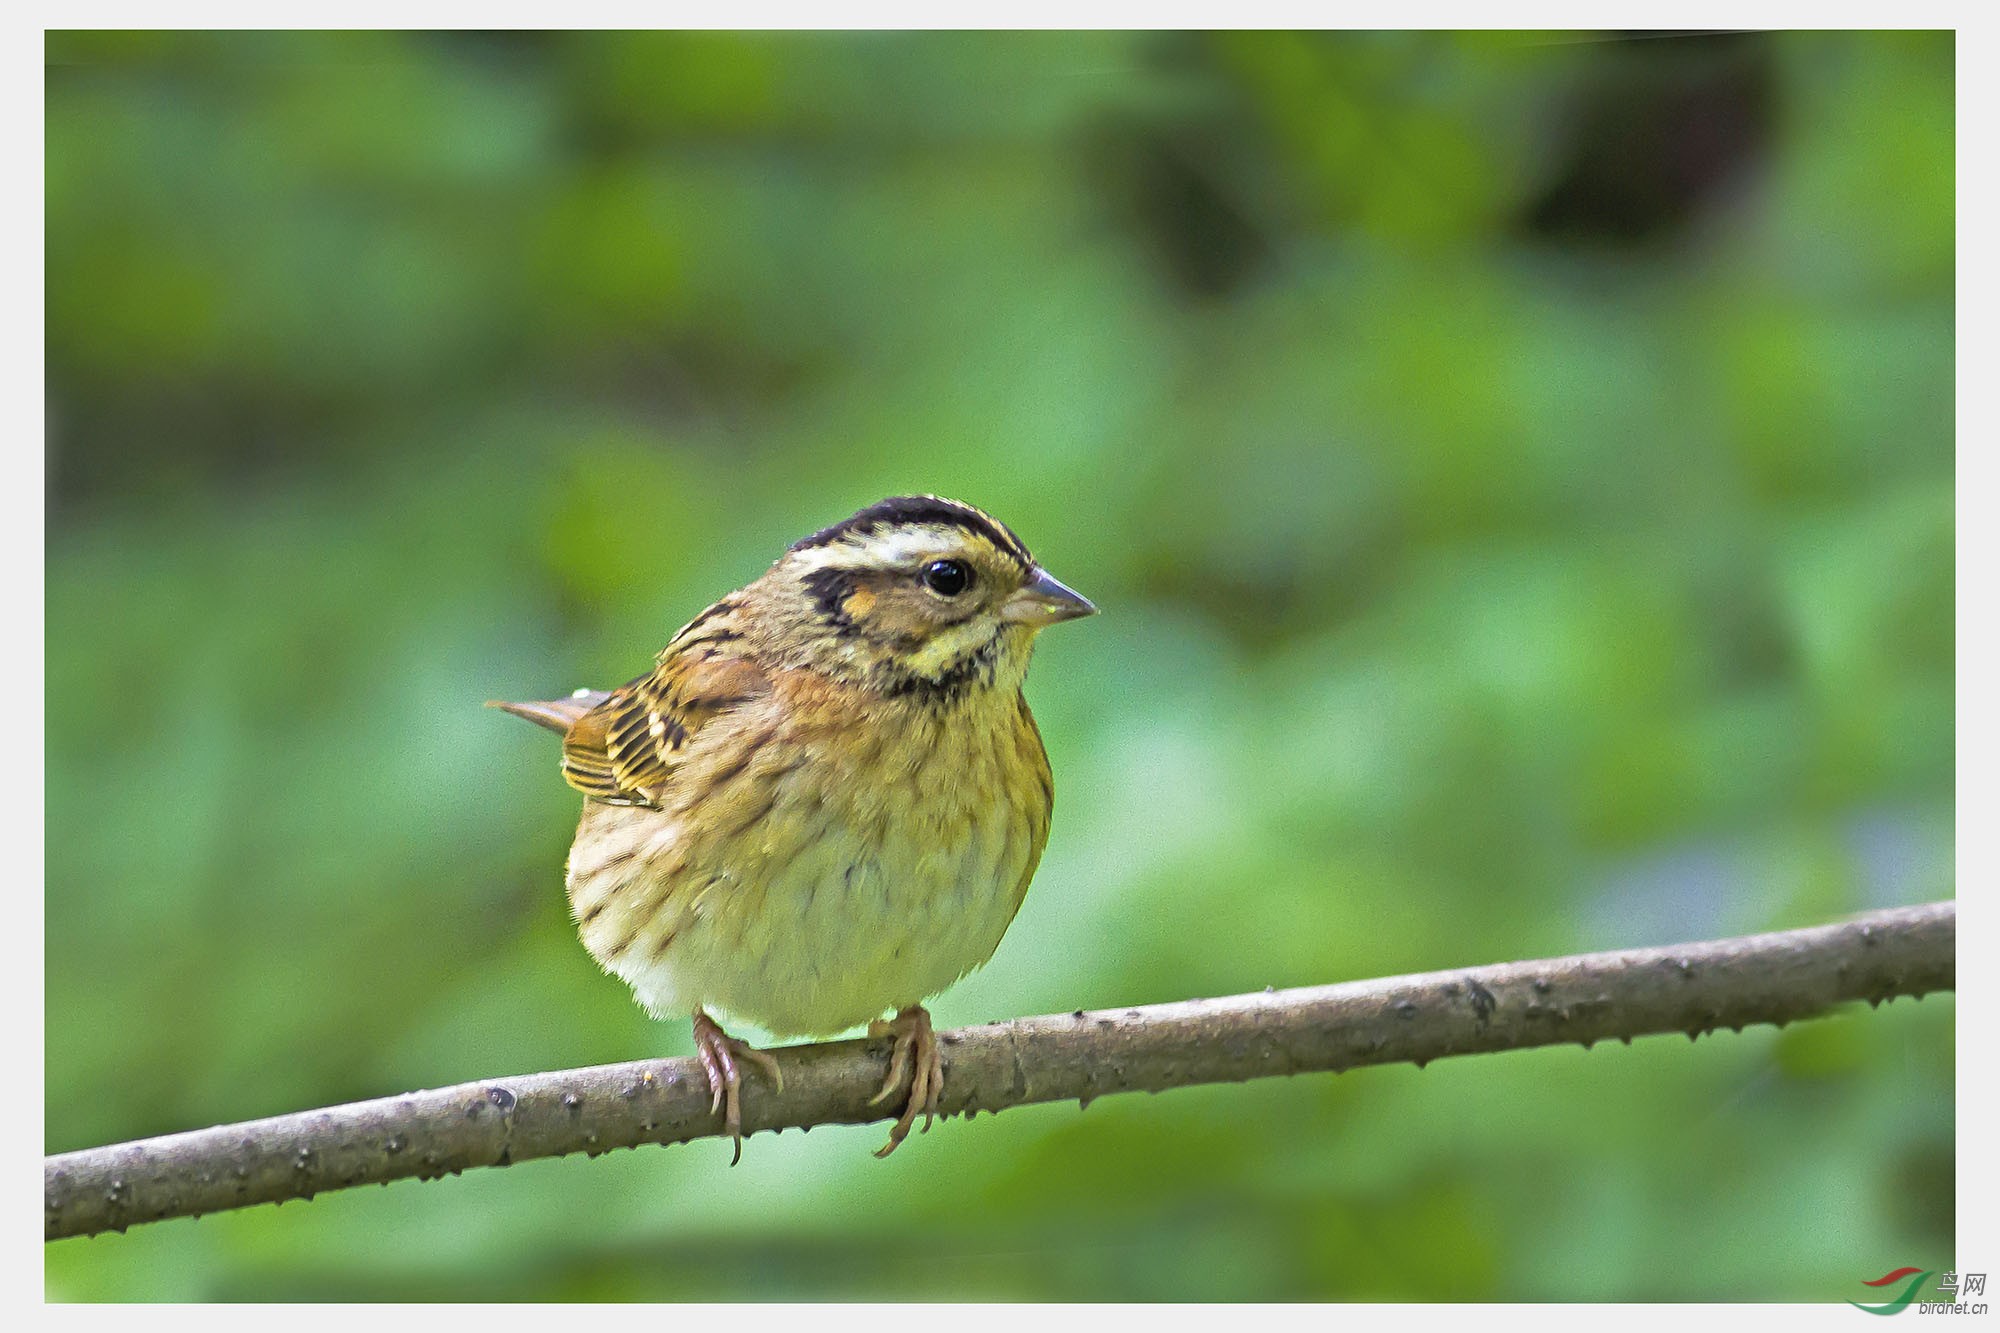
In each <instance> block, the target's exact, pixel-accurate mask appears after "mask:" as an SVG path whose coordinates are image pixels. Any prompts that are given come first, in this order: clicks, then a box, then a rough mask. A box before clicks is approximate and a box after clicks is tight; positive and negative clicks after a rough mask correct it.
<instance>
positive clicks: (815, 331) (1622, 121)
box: [45, 33, 1954, 1300]
mask: <svg viewBox="0 0 2000 1333" xmlns="http://www.w3.org/2000/svg"><path fill="white" fill-rule="evenodd" d="M47 57H48V67H47V109H48V118H47V149H48V153H47V177H46V183H47V205H46V206H47V237H48V241H47V280H48V281H47V291H48V298H47V360H48V419H49V431H48V473H47V475H48V563H47V644H48V648H47V680H48V697H47V701H46V706H47V753H46V772H47V867H48V871H47V940H46V957H47V1019H46V1025H47V1026H46V1036H47V1083H46V1094H45V1096H46V1103H45V1105H46V1125H47V1128H46V1146H47V1148H48V1150H50V1151H60V1150H64V1149H70V1148H77V1147H83V1146H87V1145H91V1144H96V1143H101V1142H108V1141H113V1140H120V1139H125V1138H130V1137H134V1136H139V1135H147V1134H154V1133H160V1132H166V1131H172V1130H177V1129H184V1128H190V1127H195V1126H201V1125H207V1124H211V1123H215V1122H220V1121H227V1120H236V1119H242V1118H248V1117H255V1116H262V1115H268V1114H274V1113H278V1112H282V1111H289V1110H295V1109H300V1108H307V1107H312V1106H318V1105H324V1104H327V1103H332V1102H338V1101H344V1100H348V1099H352V1098H360V1097H368V1096H375V1095H380V1094H386V1093H390V1092H395V1091H400V1090H403V1089H406V1088H411V1087H427V1086H436V1085H440V1084H447V1083H452V1082H456V1081H460V1080H465V1079H472V1078H479V1077H486V1076H493V1075H500V1074H508V1073H518V1072H523V1071H528V1070H534V1069H543V1068H559V1067H564V1066H568V1065H575V1064H582V1063H595V1062H603V1061H614V1060H621V1059H631V1058H637V1057H642V1056H647V1055H653V1054H684V1053H686V1052H687V1051H688V1050H689V1045H688V1037H687V1032H686V1027H685V1025H681V1024H674V1025H666V1024H655V1023H652V1022H650V1021H648V1020H647V1019H646V1018H645V1017H644V1016H643V1015H642V1014H641V1013H640V1012H639V1011H638V1010H637V1009H636V1008H635V1007H634V1006H633V1005H632V1003H631V1002H630V1000H629V998H628V997H627V994H626V991H625V989H624V987H623V986H622V985H620V984H619V983H617V982H616V981H613V980H611V979H609V978H606V977H604V976H602V975H601V974H600V973H599V972H598V970H597V968H596V967H595V965H594V964H592V962H591V961H590V959H589V958H588V957H587V956H586V955H585V954H584V952H583V950H582V949H581V947H580V946H579V945H578V944H577V943H576V941H575V938H574V935H573V933H572V930H571V927H570V925H569V922H568V920H567V918H566V914H565V908H564V903H563V897H562V891H561V885H560V874H561V865H562V861H563V856H564V854H565V851H566V849H567V845H568V838H569V834H570V830H571V825H572V822H573V820H574V819H575V815H576V798H575V797H574V796H573V795H572V794H571V793H570V792H569V791H568V789H567V788H565V787H564V786H563V785H562V783H561V782H560V780H559V779H558V777H557V773H556V767H555V751H554V747H553V745H552V744H551V742H550V738H549V737H548V736H547V735H545V734H542V733H539V732H536V731H534V730H532V729H530V728H528V727H526V726H524V725H523V724H521V723H519V722H516V721H514V720H512V719H510V718H506V717H503V716H501V715H499V714H496V713H492V712H489V711H486V710H484V709H482V708H481V707H480V704H481V702H482V701H483V700H485V699H488V698H491V697H496V696H506V697H530V696H545V695H548V694H550V693H553V692H559V691H566V690H568V689H570V688H572V687H575V686H577V685H580V684H584V683H593V684H600V685H602V684H608V683H614V682H616V681H620V680H623V679H626V678H628V677H630V676H632V675H633V674H635V673H636V672H637V671H639V670H640V669H642V668H643V667H644V665H645V664H646V663H647V661H648V660H649V658H650V655H651V654H652V652H653V651H654V650H655V649H656V648H657V647H658V645H659V644H660V643H661V642H662V641H663V640H664V637H665V636H666V634H667V633H668V632H670V631H671V630H672V629H673V628H674V627H676V626H677V625H679V624H680V623H681V622H682V621H683V620H685V619H687V618H688V617H689V616H690V615H692V614H693V613H694V612H695V611H697V610H699V609H700V608H701V607H702V606H704V605H706V604H707V603H708V602H709V601H710V600H712V599H713V598H715V597H716V596H718V595H720V594H721V593H723V592H725V591H727V590H728V589H730V588H732V587H734V586H737V585H738V584H740V583H742V582H745V581H747V580H748V579H750V578H752V577H754V576H755V575H756V574H757V573H758V572H759V571H760V570H761V569H762V568H763V567H764V565H765V564H766V562H768V561H769V560H770V559H771V558H772V557H773V556H774V555H775V554H776V553H777V552H778V551H779V550H780V549H781V548H782V547H783V546H784V545H785V544H786V543H787V542H789V541H790V540H792V539H793V538H795V537H797V536H799V535H801V534H803V533H805V532H808V531H810V530H812V529H813V528H815V527H817V526H820V525H822V524H824V523H827V522H829V521H832V520H833V519H836V518H839V517H841V516H843V515H845V514H846V513H848V512H850V511H851V510H853V509H855V508H857V507H859V506H860V505H862V504H864V503H866V502H868V501H871V500H874V499H877V498H879V497H881V496H883V495H886V494H890V493H895V492H902V491H909V490H935V491H940V492H943V493H946V494H950V495H956V496H960V497H963V498H966V499H970V500H972V501H974V502H976V503H978V504H980V505H982V506H984V507H987V508H989V509H991V510H992V511H994V512H995V513H997V514H999V515H1000V516H1002V517H1003V518H1005V519H1006V520H1008V521H1009V522H1010V523H1011V524H1012V525H1013V526H1015V527H1016V528H1017V529H1018V530H1019V531H1020V532H1021V533H1022V534H1023V535H1024V537H1025V538H1026V539H1027V540H1028V541H1029V542H1030V543H1031V544H1032V545H1033V546H1034V548H1035V549H1036V551H1037V553H1038V554H1039V555H1040V556H1042V558H1043V559H1044V560H1045V561H1046V563H1047V564H1048V565H1049V567H1050V568H1051V569H1053V570H1054V571H1055V572H1056V573H1058V574H1059V575H1060V576H1061V577H1063V578H1065V579H1067V580H1069V581H1070V582H1072V583H1073V584H1075V585H1076V586H1077V587H1079V588H1081V589H1083V590H1084V591H1086V592H1088V593H1089V594H1090V595H1091V596H1092V597H1094V598H1095V599H1097V600H1098V601H1099V602H1100V603H1101V605H1102V606H1103V607H1104V608H1105V614H1104V615H1103V616H1101V617H1100V618H1098V619H1096V620H1094V621H1090V622H1088V623H1085V624H1082V625H1078V626H1073V627H1065V628H1063V629H1061V630H1059V631H1057V632H1055V633H1051V634H1049V635H1048V636H1046V638H1045V640H1044V641H1043V645H1042V648H1041V651H1040V653H1039V654H1038V657H1037V661H1036V666H1035V670H1034V672H1033V674H1032V676H1031V678H1030V681H1029V695H1030V698H1031V699H1032V701H1033V703H1034V706H1035V708H1036V711H1037V714H1038V716H1039V717H1040V719H1041V722H1042V729H1043V731H1044V733H1045V734H1046V736H1047V738H1048V745H1049V749H1050V752H1051V755H1052V758H1053V761H1054V765H1055V771H1056V774H1057V787H1058V800H1057V811H1056V819H1055V831H1054V837H1053V841H1052V842H1051V844H1050V847H1049V850H1048V854H1047V857H1046V859H1045V860H1044V863H1043V867H1042V870H1041V874H1040V876H1039V878H1038V879H1037V881H1036V884H1035V887H1034V890H1033V891H1032V892H1031V894H1030V895H1029V897H1028V900H1027V904H1026V907H1025V908H1024V910H1023V911H1022V913H1021V916H1020V918H1019V920H1018V921H1017V923H1016V924H1015V926H1014V929H1013V931H1012V932H1011V934H1010V935H1009V936H1008V938H1007V940H1006V942H1005V943H1004V944H1003V945H1002V946H1001V949H1000V952H999V954H998V955H997V956H996V957H995V959H994V960H993V962H992V963H991V964H990V965H989V966H988V967H987V968H986V969H985V970H984V971H983V972H981V973H979V974H976V975H975V976H974V977H972V978H971V979H969V980H967V981H966V982H964V983H962V984H961V985H959V986H958V987H957V988H956V989H954V990H952V991H950V992H948V993H947V994H946V995H945V996H944V997H943V998H941V999H940V1000H938V1001H937V1002H936V1003H935V1005H934V1009H935V1012H936V1013H937V1015H938V1018H939V1021H940V1022H941V1023H943V1024H959V1023H965V1022H978V1021H985V1020H989V1019H996V1018H1003V1017H1008V1016H1012V1015H1015V1014H1022V1013H1040V1012H1047V1011H1054V1010H1067V1009H1073V1008H1078V1007H1091V1006H1110V1005H1125V1004H1132V1003H1139V1002H1147V1001H1157V1000H1170V999H1178V998H1185V997H1188V996H1194V995H1211V994H1222V993H1229V992H1235V991H1244V990H1254V989H1257V988H1260V987H1263V986H1266V985H1275V986H1287V985H1295V984H1308V983H1318V982H1326V981H1334V980H1342V979H1349V978H1357V977H1366V976H1373V975H1382V974H1389V973H1395V972H1400V971H1405V970H1414V969H1428V968H1440V967H1450V966H1455V965H1463V964H1473V963H1480V962H1488V961H1495V960H1501V959H1508V958H1515V957H1532V956H1540V955H1547V954H1554V953H1561V952H1566V951H1572V950H1581V949H1592V948H1613V947H1621V946H1628V945H1644V944H1657V943H1667V942H1672V941H1675V940H1682V939H1694V938H1705V937H1711V936H1716V935H1723V934H1732V933H1737V932H1742V931H1751V930H1758V929H1766V928H1777V927H1785V926H1794V925H1803V924H1809V923H1814V922H1819V921H1823V920H1827V919H1830V918H1833V917H1836V916H1839V915H1840V914H1843V913H1847V912H1852V911H1856V910H1859V909H1863V908H1867V907H1874V906H1883V905H1891V904H1901V903H1914V902H1920V901H1925V900H1929V899H1933V898H1938V897H1946V896H1950V895H1951V894H1952V892H1953V888H1954V885H1953V881H1952V870H1951V866H1952V846H1953V824H1952V804H1951V801H1952V764H1953V711H1952V709H1953V702H1952V700H1953V622H1952V604H1953V563H1952V561H1953V512H1952V502H1953V472H1952V468H1953V415H1952V414H1953V407H1952V397H1953V371H1952V357H1953V245H1954V235H1953V45H1952V40H1951V38H1950V36H1949V35H1948V34H1920V33H1903V34H1818V35H1784V34H1776V35H1772V34H1766V35H1734V36H1698V37H1634V38H1624V39H1617V38H1611V37H1606V36H1594V35H1588V34H1545V35H1514V36H1508V35H1491V34H1489V35H1478V36H1468V35H1452V34H1441V33H1434V34H1421V35H1412V34H1405V35H1396V34H1332V35H1288V34H1257V35H1241V34H1238V35H1230V34H1215V35H1174V34H1152V35H1128V34H1054V35H980V34H964V35H894V34H879V35H838V34H830V35H804V34H771V35H730V34H712V35H673V34H647V35H632V34H616V33H598V34H587V35H584V34H577V35H562V34H539V35H538V34H437V35H422V34H403V35H367V34H351V35H328V34H284V35H259V34H252V33H235V34H208V35H204V34H147V35H121V34H111V33H94V34H62V33H56V34H51V35H50V36H49V37H48V39H47ZM1952 1014H1953V1010H1952V1001H1951V999H1950V998H1948V997H1938V998H1934V999H1931V1000H1927V1001H1925V1002H1923V1003H1922V1004H1920V1005H1919V1004H1911V1003H1900V1004H1895V1005H1891V1006H1888V1007H1886V1008H1884V1009H1882V1010H1880V1011H1877V1012H1869V1011H1867V1010H1865V1009H1862V1010H1860V1011H1859V1012H1857V1013H1853V1014H1849V1015H1846V1016H1843V1017H1840V1018H1836V1019H1833V1020H1830V1021H1826V1022H1820V1023H1814V1024H1804V1025H1796V1026H1794V1027H1792V1028H1790V1029H1787V1030H1785V1031H1783V1032H1777V1031H1774V1030H1771V1029H1769V1028H1764V1029H1754V1030H1751V1031H1748V1032H1745V1033H1743V1034H1742V1035H1740V1036H1736V1035H1730V1034H1727V1033H1725V1034H1722V1035H1721V1036H1719V1037H1717V1038H1715V1039H1712V1040H1703V1041H1701V1042H1699V1043H1697V1044H1693V1045H1691V1044H1690V1043H1688V1042H1687V1041H1684V1040H1680V1039H1673V1040H1668V1039H1665V1038H1653V1039H1648V1040H1643V1041H1640V1042H1638V1043H1636V1044H1634V1045H1633V1046H1631V1047H1630V1048H1629V1049H1626V1048H1621V1047H1618V1046H1616V1045H1615V1044H1614V1045H1613V1046H1610V1047H1603V1046H1600V1047H1599V1048H1598V1049H1596V1050H1594V1051H1591V1052H1584V1051H1582V1050H1577V1049H1562V1050H1550V1051H1543V1052H1535V1053H1526V1054H1518V1055H1508V1056H1502V1057H1494V1058H1482V1059H1463V1060H1447V1061H1443V1062H1440V1063H1437V1064H1434V1065H1432V1066H1431V1067H1429V1068H1428V1069H1426V1070H1423V1071H1419V1070H1416V1069H1414V1068H1390V1069H1376V1070H1365V1071H1358V1072H1354V1073H1350V1074H1347V1075H1343V1076H1340V1077H1337V1078H1336V1077H1332V1076H1323V1077H1313V1078H1302V1079H1297V1080H1288V1081H1267V1082H1263V1083H1259V1084H1253V1085H1248V1086H1229V1087H1216V1088H1200V1089H1193V1090H1187V1091H1181V1092H1176V1093H1173V1094H1170V1095H1165V1096H1160V1097H1126V1098H1111V1099H1108V1100H1104V1101H1100V1102H1097V1103H1095V1104H1093V1105H1092V1106H1091V1107H1090V1109H1089V1111H1088V1112H1087V1113H1079V1111H1078V1109H1077V1108H1076V1107H1075V1106H1055V1107H1037V1108H1029V1109H1022V1110H1016V1111H1012V1112H1009V1113H1007V1114H1005V1115H1002V1116H1000V1117H998V1118H997V1119H991V1120H982V1121H979V1122H977V1123H975V1124H971V1125H967V1124H964V1123H962V1122H958V1121H953V1122H949V1123H947V1124H945V1125H943V1126H942V1127H940V1128H938V1129H936V1130H934V1131H933V1132H932V1133H931V1134H930V1135H929V1136H927V1137H924V1138H921V1139H918V1140H915V1141H913V1142H912V1143H911V1144H909V1145H907V1146H906V1147H905V1148H904V1150H903V1151H902V1152H900V1153H898V1154H897V1155H896V1156H895V1157H894V1158H893V1159H891V1160H890V1161H888V1162H886V1163H884V1162H878V1161H875V1160H873V1159H872V1158H871V1157H870V1155H869V1153H870V1150H872V1149H873V1148H874V1147H875V1146H876V1145H877V1143H878V1142H879V1141H880V1139H881V1137H882V1131H881V1129H880V1128H879V1127H874V1128H866V1129H827V1130H824V1131H822V1132H819V1133H815V1134H812V1135H811V1136H809V1137H804V1136H799V1135H789V1134H788V1135H785V1136H783V1137H781V1138H771V1137H768V1136H767V1137H761V1138H758V1139H755V1140H753V1141H751V1142H750V1143H749V1144H748V1145H747V1150H746V1154H745V1158H744V1162H743V1165H742V1166H740V1167H738V1168H736V1169H735V1170H733V1171H732V1170H729V1169H727V1167H726V1163H727V1161H728V1149H727V1147H726V1146H724V1145H719V1144H716V1143H712V1142H710V1143H703V1144H699V1145H695V1146H693V1147H683V1148H674V1149H658V1148H647V1149H642V1150H639V1151H637V1152H630V1153H619V1154H615V1155H613V1156H611V1157H607V1158H603V1159H600V1160H596V1161H587V1160H582V1159H578V1160H574V1161H559V1162H537V1163H532V1164H527V1165H523V1166H519V1167H515V1168H512V1169H508V1170H503V1171H484V1172H476V1173H473V1174H472V1175H469V1176H466V1177H463V1178H458V1179H450V1180H446V1181H444V1182H442V1183H436V1184H428V1185H419V1184H417V1183H414V1182H408V1183H403V1184H398V1185H395V1186H393V1187H390V1188H387V1189H377V1190H368V1191H357V1192H351V1193H344V1194H336V1195H330V1196H324V1197H322V1198H320V1199H318V1200H317V1201H315V1202H313V1203H310V1204H301V1205H291V1206H286V1207H283V1208H261V1209H256V1210H253V1211H249V1212H244V1213H239V1214H234V1215H223V1216H214V1217H209V1218H204V1219H202V1220H200V1221H199V1222H186V1221H182V1222H174V1223H168V1224H164V1225H159V1226H150V1227H144V1228H140V1229H138V1230H136V1231H134V1232H133V1233H131V1234H129V1235H125V1236H112V1237H106V1238H103V1239H98V1240H94V1241H82V1240H73V1241H67V1242H63V1243H59V1244H56V1245H53V1246H51V1247H49V1249H48V1250H47V1260H46V1273H47V1282H48V1290H49V1293H50V1295H51V1297H53V1298H56V1299H124V1298H216V1299H239V1298H240V1299H278V1300H284V1299H292V1298H349V1299H376V1298H406V1299H407V1298H414V1299H425V1298H433V1297H441V1298H465V1299H510V1298H531V1299H535V1298H581V1299H590V1298H627V1297H649V1298H669V1299H674V1298H699V1297H709V1298H723V1299H734V1298H757V1297H761V1298H806V1297H822V1298H849V1297H884V1298H900V1297H933V1298H959V1297H967V1298H971V1297H981V1298H1016V1297H1037V1298H1049V1299H1091V1298H1099V1297H1110V1298H1136V1299H1150V1298H1181V1299H1206V1298H1236V1299H1289V1298H1335V1299H1346V1298H1376V1299H1392V1300H1395V1299H1443V1300H1457V1299H1499V1300H1512V1299H1552V1300H1567V1299H1648V1300H1659V1299H1669V1300H1671V1299H1711V1298H1729V1299H1746V1300H1762V1299H1794V1300H1801V1299H1802V1300H1837V1299H1841V1298H1843V1297H1846V1296H1849V1295H1853V1296H1857V1297H1859V1296H1862V1295H1864V1294H1865V1289H1864V1288H1861V1287H1859V1286H1858V1281H1859V1279H1861V1278H1863V1277H1871V1276H1876V1275H1879V1274H1880V1273H1881V1272H1883V1271H1886V1270H1887V1269H1889V1268H1892V1267H1896V1266H1899V1265H1902V1264H1921V1265H1923V1266H1925V1267H1948V1266H1950V1261H1951V1257H1952V1256H1951V1245H1952V1239H1953V1237H1952V1218H1953V1209H1954V1197H1953V1128H1954V1125H1953V1104H1952V1098H1953V1083H1954V1069H1953V1056H1952V1040H1953V1018H1952Z"/></svg>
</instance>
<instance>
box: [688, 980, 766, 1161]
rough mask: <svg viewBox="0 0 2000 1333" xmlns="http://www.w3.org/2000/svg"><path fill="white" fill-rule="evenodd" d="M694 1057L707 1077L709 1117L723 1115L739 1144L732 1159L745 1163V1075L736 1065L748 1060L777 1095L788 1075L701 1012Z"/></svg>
mask: <svg viewBox="0 0 2000 1333" xmlns="http://www.w3.org/2000/svg"><path fill="white" fill-rule="evenodd" d="M694 1053H695V1056H696V1058H698V1059H699V1060H700V1061H701V1070H702V1073H703V1074H705V1075H707V1076H708V1091H709V1103H708V1109H709V1113H710V1114H711V1115H712V1114H714V1113H715V1112H717V1111H720V1112H722V1132H723V1133H725V1134H727V1135H729V1137H730V1138H731V1139H732V1140H734V1142H735V1144H736V1151H735V1153H734V1154H733V1155H731V1157H730V1159H729V1164H730V1165H731V1166H735V1165H736V1164H737V1163H738V1162H740V1161H742V1160H743V1099H742V1093H741V1089H742V1087H743V1074H742V1071H741V1070H740V1069H739V1068H738V1066H737V1061H739V1060H748V1061H749V1062H750V1063H751V1064H754V1065H756V1066H757V1067H758V1068H759V1069H762V1070H763V1071H764V1072H765V1074H767V1075H768V1076H769V1077H770V1080H771V1085H772V1087H773V1088H775V1089H776V1090H777V1091H778V1092H783V1091H784V1090H785V1075H784V1073H783V1071H781V1070H780V1069H779V1068H778V1061H777V1057H775V1056H773V1055H772V1054H771V1053H770V1052H769V1051H760V1050H758V1049H757V1048H756V1047H754V1046H752V1045H751V1044H750V1043H749V1042H747V1041H743V1040H742V1039H740V1038H737V1037H732V1036H730V1035H729V1034H728V1033H727V1032H724V1031H723V1030H722V1028H721V1026H720V1025H719V1024H717V1023H716V1021H715V1020H714V1019H712V1018H710V1017H709V1016H708V1015H707V1014H706V1013H703V1012H702V1011H701V1010H699V1009H697V1010H695V1015H694Z"/></svg>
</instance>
